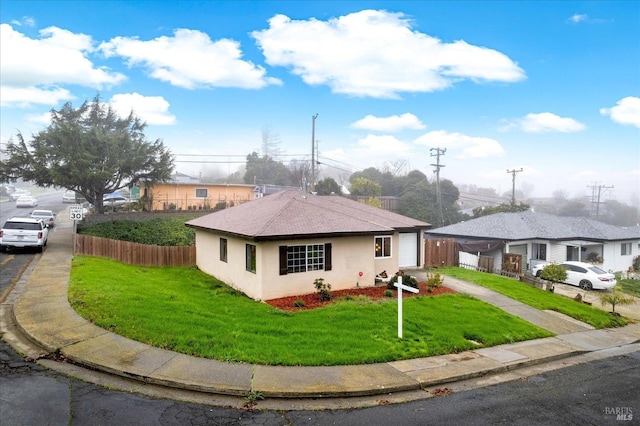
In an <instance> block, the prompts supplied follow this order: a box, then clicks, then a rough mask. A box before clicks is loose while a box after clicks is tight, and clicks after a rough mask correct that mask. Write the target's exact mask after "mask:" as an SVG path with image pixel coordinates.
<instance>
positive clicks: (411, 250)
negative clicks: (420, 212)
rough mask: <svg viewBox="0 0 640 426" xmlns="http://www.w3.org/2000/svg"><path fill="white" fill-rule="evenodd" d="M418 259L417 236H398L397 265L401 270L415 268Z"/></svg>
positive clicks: (414, 234) (413, 234)
mask: <svg viewBox="0 0 640 426" xmlns="http://www.w3.org/2000/svg"><path fill="white" fill-rule="evenodd" d="M417 259H418V234H417V233H412V234H400V254H399V255H398V263H399V265H398V266H400V267H401V268H415V267H416V266H418V265H417Z"/></svg>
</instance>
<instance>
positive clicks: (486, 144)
mask: <svg viewBox="0 0 640 426" xmlns="http://www.w3.org/2000/svg"><path fill="white" fill-rule="evenodd" d="M415 143H416V144H418V145H425V146H427V147H430V148H444V149H447V150H448V151H450V152H451V151H453V153H454V156H455V158H459V159H465V158H487V157H502V156H503V155H504V149H503V148H502V146H501V145H500V143H499V142H498V141H496V140H495V139H491V138H484V137H477V136H468V135H464V134H462V133H456V132H454V133H449V132H447V131H445V130H435V131H432V132H428V133H425V134H424V135H422V136H420V137H419V138H417V139H416V140H415Z"/></svg>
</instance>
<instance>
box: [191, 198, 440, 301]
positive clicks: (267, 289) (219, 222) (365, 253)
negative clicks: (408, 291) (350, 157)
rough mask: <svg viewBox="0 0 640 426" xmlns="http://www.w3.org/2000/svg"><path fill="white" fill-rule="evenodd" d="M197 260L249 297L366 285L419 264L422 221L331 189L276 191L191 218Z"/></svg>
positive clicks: (209, 271)
mask: <svg viewBox="0 0 640 426" xmlns="http://www.w3.org/2000/svg"><path fill="white" fill-rule="evenodd" d="M186 225H187V226H190V227H193V228H195V231H196V264H197V266H198V268H200V269H201V270H202V271H204V272H206V273H208V274H210V275H213V276H215V277H216V278H218V279H220V280H221V281H224V282H225V283H227V284H229V285H230V286H232V287H234V288H236V289H238V290H240V291H242V292H244V293H245V294H247V295H248V296H249V297H251V298H253V299H255V300H269V299H275V298H279V297H286V296H295V295H302V294H307V293H312V292H314V291H315V288H314V286H313V283H314V281H315V280H316V279H318V278H323V279H324V282H325V283H328V284H331V287H332V289H333V290H340V289H347V288H354V287H357V286H362V287H369V286H373V285H375V277H376V275H377V274H378V273H380V272H382V271H387V273H388V274H389V275H391V274H393V273H395V272H397V271H398V270H400V269H401V268H403V267H410V268H416V267H420V266H422V264H423V261H422V259H423V258H424V256H423V246H424V243H423V241H424V240H423V230H424V229H427V228H429V227H430V225H429V224H428V223H425V222H421V221H418V220H415V219H411V218H409V217H406V216H402V215H399V214H396V213H392V212H389V211H386V210H382V209H378V208H375V207H371V206H368V205H366V204H363V203H359V202H357V201H353V200H350V199H348V198H344V197H341V196H337V195H332V196H317V195H305V194H303V193H302V191H300V190H289V191H282V192H278V193H276V194H272V195H269V196H265V197H262V198H260V199H257V200H255V201H252V202H251V203H246V204H241V205H238V206H235V207H232V208H228V209H225V210H221V211H218V212H215V213H212V214H209V215H206V216H202V217H199V218H197V219H193V220H190V221H189V222H187V223H186Z"/></svg>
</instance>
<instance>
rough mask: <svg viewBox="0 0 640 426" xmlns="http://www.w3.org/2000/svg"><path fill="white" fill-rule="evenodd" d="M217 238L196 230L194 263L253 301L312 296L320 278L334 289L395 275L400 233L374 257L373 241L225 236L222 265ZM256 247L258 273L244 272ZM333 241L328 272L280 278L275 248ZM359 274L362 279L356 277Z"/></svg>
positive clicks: (368, 285) (288, 275) (277, 250)
mask: <svg viewBox="0 0 640 426" xmlns="http://www.w3.org/2000/svg"><path fill="white" fill-rule="evenodd" d="M220 237H221V236H220V235H218V234H214V233H211V232H207V231H201V230H196V247H197V248H196V262H197V265H198V267H199V268H200V269H201V270H202V271H203V272H205V273H207V274H210V275H213V276H215V277H216V278H218V279H219V280H221V281H223V282H225V283H227V284H228V285H230V286H231V287H233V288H236V289H238V290H240V291H242V292H243V293H245V294H246V295H247V296H249V297H251V298H253V299H255V300H269V299H276V298H279V297H287V296H296V295H301V294H307V293H314V292H315V291H316V290H315V287H314V285H313V282H314V281H315V280H316V279H317V278H323V279H324V282H325V283H328V284H331V289H332V290H343V289H348V288H355V287H357V286H360V287H370V286H373V285H375V276H376V274H378V273H380V272H382V271H383V270H386V271H387V273H388V274H389V275H392V274H393V273H395V272H397V271H398V256H397V253H398V244H399V243H398V239H399V238H398V234H394V235H393V237H392V257H390V258H384V259H375V257H374V254H375V253H374V237H373V236H364V237H344V238H331V239H328V238H317V239H308V240H285V241H275V242H262V243H254V242H250V241H248V240H242V239H239V238H232V237H223V238H227V262H226V263H225V262H221V261H220ZM247 243H249V244H254V245H255V246H256V255H257V259H256V273H255V274H254V273H252V272H248V271H246V270H245V245H246V244H247ZM324 243H331V246H332V254H331V259H332V262H331V263H332V269H331V271H311V272H299V273H292V274H287V275H280V260H279V249H278V248H279V246H281V245H303V244H324ZM360 272H362V276H360V274H359V273H360Z"/></svg>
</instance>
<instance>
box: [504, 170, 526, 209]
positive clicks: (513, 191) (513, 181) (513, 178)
mask: <svg viewBox="0 0 640 426" xmlns="http://www.w3.org/2000/svg"><path fill="white" fill-rule="evenodd" d="M522 171H523V170H522V167H520V170H516V169H513V170H509V169H507V173H511V204H512V205H514V204H515V203H516V173H520V172H522Z"/></svg>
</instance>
